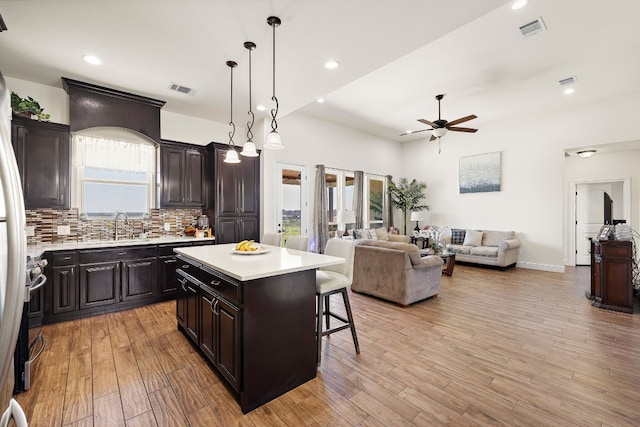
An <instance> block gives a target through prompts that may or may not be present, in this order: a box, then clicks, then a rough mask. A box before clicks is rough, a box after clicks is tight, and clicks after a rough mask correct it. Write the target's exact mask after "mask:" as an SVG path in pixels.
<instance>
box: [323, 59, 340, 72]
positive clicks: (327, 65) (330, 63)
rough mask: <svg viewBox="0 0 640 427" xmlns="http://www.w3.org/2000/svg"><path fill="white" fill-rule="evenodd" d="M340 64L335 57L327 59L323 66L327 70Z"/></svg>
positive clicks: (333, 68)
mask: <svg viewBox="0 0 640 427" xmlns="http://www.w3.org/2000/svg"><path fill="white" fill-rule="evenodd" d="M339 66H340V63H339V62H338V61H336V60H335V59H330V60H329V61H327V62H325V63H324V68H326V69H327V70H335V69H337V68H338V67H339Z"/></svg>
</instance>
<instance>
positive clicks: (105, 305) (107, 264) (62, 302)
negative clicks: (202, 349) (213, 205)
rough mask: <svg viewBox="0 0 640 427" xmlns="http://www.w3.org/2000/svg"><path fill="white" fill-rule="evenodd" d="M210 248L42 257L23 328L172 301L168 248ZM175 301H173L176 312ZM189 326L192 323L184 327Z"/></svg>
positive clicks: (172, 270)
mask: <svg viewBox="0 0 640 427" xmlns="http://www.w3.org/2000/svg"><path fill="white" fill-rule="evenodd" d="M213 243H214V241H213V240H199V241H197V242H196V241H190V242H180V243H176V244H170V243H166V244H165V243H163V244H160V245H155V244H151V245H140V246H122V247H116V248H96V249H79V250H73V251H68V250H67V251H51V252H47V253H46V254H45V257H46V258H47V261H48V263H49V264H48V266H47V267H45V270H44V271H45V274H46V276H47V284H45V286H43V287H42V288H41V289H40V290H39V291H38V292H39V293H34V294H33V295H32V297H31V298H32V299H31V304H30V311H29V324H30V325H32V326H35V325H39V324H41V323H54V322H59V321H64V320H70V319H74V318H77V317H86V316H91V315H95V314H101V313H105V312H111V311H118V310H124V309H128V308H133V307H137V306H140V305H145V304H150V303H154V302H158V301H161V300H165V299H168V298H173V297H174V296H175V295H176V282H177V281H176V256H175V254H174V253H173V248H174V247H184V246H194V245H197V246H199V245H208V244H213ZM34 296H35V297H34ZM180 301H181V299H180V298H178V307H180ZM193 304H196V302H193V303H192V305H193ZM179 311H180V310H178V312H179ZM193 322H194V320H193V318H192V319H191V323H190V325H191V324H193ZM194 330H195V329H194Z"/></svg>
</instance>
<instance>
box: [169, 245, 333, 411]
mask: <svg viewBox="0 0 640 427" xmlns="http://www.w3.org/2000/svg"><path fill="white" fill-rule="evenodd" d="M234 248H235V244H224V245H214V246H206V247H205V246H203V247H190V248H179V249H175V252H176V253H177V254H178V255H177V257H178V265H177V272H176V273H177V280H178V284H177V286H178V297H177V302H176V306H177V308H176V316H177V321H178V328H179V329H180V330H181V331H183V332H184V333H185V335H187V337H189V338H190V339H191V340H192V341H193V342H194V344H196V345H197V346H198V347H199V348H200V350H201V351H202V353H203V354H204V355H205V356H206V357H207V358H208V359H209V361H210V362H211V364H212V365H213V366H214V367H215V368H216V369H217V370H218V371H219V372H220V374H221V375H222V376H223V377H224V378H225V379H226V381H227V383H228V384H229V385H230V386H231V388H232V389H233V393H234V394H235V395H236V396H237V398H238V401H239V403H240V408H241V410H242V412H243V413H247V412H249V411H251V410H253V409H255V408H257V407H258V406H260V405H262V404H264V403H266V402H268V401H270V400H272V399H274V398H276V397H278V396H280V395H281V394H284V393H286V392H287V391H289V390H292V389H293V388H295V387H297V386H299V385H301V384H303V383H305V382H307V381H309V380H311V379H313V378H315V376H316V363H317V353H316V351H317V350H316V349H317V346H316V332H315V326H316V322H315V315H316V312H315V311H316V308H315V307H316V304H315V292H316V286H315V269H316V268H318V267H324V266H329V265H335V264H340V263H342V262H344V259H342V258H337V257H332V256H328V255H320V254H315V253H311V252H303V251H296V250H292V249H285V248H279V247H275V246H265V248H266V250H265V251H262V252H261V253H257V254H248V253H247V254H241V253H234Z"/></svg>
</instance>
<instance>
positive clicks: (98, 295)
mask: <svg viewBox="0 0 640 427" xmlns="http://www.w3.org/2000/svg"><path fill="white" fill-rule="evenodd" d="M78 271H79V275H80V283H79V285H80V307H79V308H80V310H86V309H88V308H94V307H101V306H105V305H111V304H116V303H117V302H118V301H120V283H121V280H120V261H110V262H101V263H97V264H88V265H82V264H81V265H80V266H79V267H78Z"/></svg>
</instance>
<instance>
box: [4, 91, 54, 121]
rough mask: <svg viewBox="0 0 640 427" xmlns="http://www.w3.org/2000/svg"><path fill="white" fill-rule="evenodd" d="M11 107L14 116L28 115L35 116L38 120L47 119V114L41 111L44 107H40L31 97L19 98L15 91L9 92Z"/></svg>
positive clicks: (29, 116)
mask: <svg viewBox="0 0 640 427" xmlns="http://www.w3.org/2000/svg"><path fill="white" fill-rule="evenodd" d="M11 109H12V110H13V114H15V115H16V116H22V117H28V118H31V117H32V116H36V117H37V118H38V121H39V122H41V121H43V120H49V117H51V116H50V115H49V114H46V113H43V111H44V108H42V107H40V104H39V103H38V101H36V100H35V99H33V98H32V97H30V96H29V97H27V98H21V97H20V95H18V94H17V93H15V92H11Z"/></svg>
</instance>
